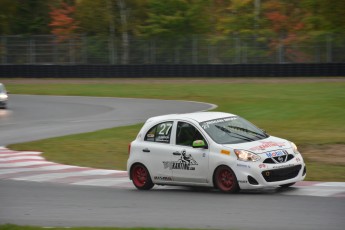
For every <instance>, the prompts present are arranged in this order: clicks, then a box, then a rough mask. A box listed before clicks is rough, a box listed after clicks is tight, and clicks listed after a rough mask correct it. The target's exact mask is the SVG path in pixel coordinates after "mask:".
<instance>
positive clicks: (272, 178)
mask: <svg viewBox="0 0 345 230" xmlns="http://www.w3.org/2000/svg"><path fill="white" fill-rule="evenodd" d="M237 165H240V166H242V167H241V169H240V170H235V173H236V176H237V180H238V184H239V186H240V188H241V189H257V188H264V187H277V186H280V185H285V184H289V183H295V182H298V181H302V180H304V178H305V176H306V165H305V163H304V162H303V160H301V158H300V157H296V158H295V159H293V160H291V161H289V162H286V163H282V164H264V163H262V162H261V163H260V162H252V163H247V164H246V165H247V167H243V164H237Z"/></svg>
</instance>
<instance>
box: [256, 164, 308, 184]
mask: <svg viewBox="0 0 345 230" xmlns="http://www.w3.org/2000/svg"><path fill="white" fill-rule="evenodd" d="M301 168H302V165H296V166H292V167H288V168H282V169H273V170H266V171H263V172H262V173H261V174H262V176H263V177H264V178H265V180H266V181H267V182H274V181H282V180H288V179H292V178H295V177H296V176H297V175H298V173H299V171H300V170H301Z"/></svg>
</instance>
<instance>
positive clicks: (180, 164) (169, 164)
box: [163, 150, 198, 170]
mask: <svg viewBox="0 0 345 230" xmlns="http://www.w3.org/2000/svg"><path fill="white" fill-rule="evenodd" d="M163 165H164V169H167V168H169V169H170V170H172V169H178V170H195V167H193V166H194V165H198V163H197V162H196V161H195V160H194V159H193V157H192V155H191V154H188V155H187V153H186V150H182V152H181V158H180V159H179V160H178V161H163Z"/></svg>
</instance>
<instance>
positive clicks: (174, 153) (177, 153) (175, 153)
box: [173, 151, 181, 156]
mask: <svg viewBox="0 0 345 230" xmlns="http://www.w3.org/2000/svg"><path fill="white" fill-rule="evenodd" d="M173 155H175V156H180V155H181V153H180V152H178V151H176V152H173Z"/></svg>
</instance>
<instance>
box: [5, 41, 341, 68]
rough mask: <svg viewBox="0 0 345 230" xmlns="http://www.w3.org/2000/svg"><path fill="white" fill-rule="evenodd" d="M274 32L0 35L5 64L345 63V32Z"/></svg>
mask: <svg viewBox="0 0 345 230" xmlns="http://www.w3.org/2000/svg"><path fill="white" fill-rule="evenodd" d="M272 44H273V43H272V41H271V40H270V38H253V37H252V38H242V37H241V38H240V37H228V38H225V39H221V40H217V41H214V39H213V40H212V39H209V38H204V37H201V36H192V37H181V38H178V39H160V38H154V39H139V38H130V39H129V40H128V41H121V40H120V39H117V38H111V37H106V36H83V35H80V36H75V37H74V38H71V39H69V40H66V41H64V42H57V40H56V37H54V36H52V35H39V36H38V35H36V36H0V64H2V65H11V64H13V65H23V64H30V65H35V64H39V65H76V64H85V65H89V64H103V65H104V64H106V65H107V64H110V65H142V64H144V65H145V64H154V65H157V64H158V65H159V64H168V65H169V64H173V65H190V64H192V65H200V64H268V63H270V64H283V63H284V64H285V63H344V62H345V38H343V37H341V36H335V35H334V36H330V35H328V36H324V37H323V38H321V39H317V40H309V41H304V42H299V43H294V44H293V45H284V42H283V41H282V42H275V45H272Z"/></svg>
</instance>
